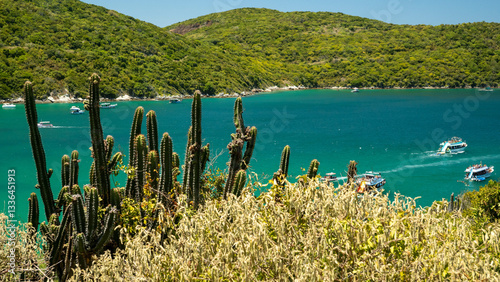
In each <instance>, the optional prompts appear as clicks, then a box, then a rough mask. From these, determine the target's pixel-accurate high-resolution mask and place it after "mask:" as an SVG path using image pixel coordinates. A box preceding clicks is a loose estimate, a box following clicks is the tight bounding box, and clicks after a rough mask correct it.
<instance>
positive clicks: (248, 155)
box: [241, 118, 257, 170]
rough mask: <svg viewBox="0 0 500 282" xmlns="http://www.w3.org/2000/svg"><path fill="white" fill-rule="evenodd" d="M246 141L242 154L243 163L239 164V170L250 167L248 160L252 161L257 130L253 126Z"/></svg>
mask: <svg viewBox="0 0 500 282" xmlns="http://www.w3.org/2000/svg"><path fill="white" fill-rule="evenodd" d="M242 119H243V118H242ZM246 140H247V141H246V148H245V153H244V154H243V161H242V163H241V168H242V169H245V170H246V169H248V167H249V166H250V160H251V159H252V154H253V150H254V148H255V142H256V141H257V128H256V127H255V126H252V128H250V131H249V132H248V136H247V138H246Z"/></svg>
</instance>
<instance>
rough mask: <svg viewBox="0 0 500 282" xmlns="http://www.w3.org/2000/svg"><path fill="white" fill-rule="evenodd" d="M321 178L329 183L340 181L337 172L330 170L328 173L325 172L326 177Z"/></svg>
mask: <svg viewBox="0 0 500 282" xmlns="http://www.w3.org/2000/svg"><path fill="white" fill-rule="evenodd" d="M320 180H321V181H324V182H327V183H330V182H334V181H338V179H337V176H336V175H335V172H328V173H327V174H325V177H323V178H321V179H320Z"/></svg>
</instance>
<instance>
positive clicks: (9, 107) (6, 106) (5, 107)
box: [2, 103, 16, 109]
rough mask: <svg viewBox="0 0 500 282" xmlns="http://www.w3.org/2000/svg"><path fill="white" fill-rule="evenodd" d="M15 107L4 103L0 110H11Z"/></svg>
mask: <svg viewBox="0 0 500 282" xmlns="http://www.w3.org/2000/svg"><path fill="white" fill-rule="evenodd" d="M15 107H16V105H14V104H12V103H5V104H3V105H2V108H4V109H13V108H15Z"/></svg>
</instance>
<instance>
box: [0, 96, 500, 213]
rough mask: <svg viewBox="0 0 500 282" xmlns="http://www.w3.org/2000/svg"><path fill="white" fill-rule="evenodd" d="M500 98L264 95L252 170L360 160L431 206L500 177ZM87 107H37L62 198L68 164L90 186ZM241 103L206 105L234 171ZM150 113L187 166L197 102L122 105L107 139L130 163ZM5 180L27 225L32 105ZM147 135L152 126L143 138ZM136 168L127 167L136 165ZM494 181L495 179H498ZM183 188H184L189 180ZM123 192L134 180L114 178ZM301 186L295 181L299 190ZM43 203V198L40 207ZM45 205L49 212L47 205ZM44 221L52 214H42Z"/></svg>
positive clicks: (212, 136) (222, 158)
mask: <svg viewBox="0 0 500 282" xmlns="http://www.w3.org/2000/svg"><path fill="white" fill-rule="evenodd" d="M499 94H500V91H498V90H495V91H493V92H479V91H477V90H474V89H453V90H362V91H360V92H359V93H350V92H349V91H336V90H301V91H291V92H278V93H273V94H262V95H255V96H251V97H245V98H243V106H244V109H245V112H244V113H243V116H244V119H245V125H250V126H252V125H255V126H256V127H257V128H258V130H259V133H258V140H257V145H256V149H255V152H254V157H253V160H252V162H251V170H252V171H253V172H255V173H256V174H257V175H258V176H259V179H260V180H261V181H266V180H267V179H269V177H270V176H271V175H272V174H273V172H275V171H276V170H277V168H278V166H279V160H280V155H281V151H282V149H283V147H284V146H285V145H290V146H291V157H290V172H289V173H290V174H291V175H292V176H293V177H296V176H297V175H300V174H304V173H305V172H304V171H303V169H307V167H308V165H309V163H310V161H311V160H312V159H318V160H319V162H320V166H319V174H321V175H324V174H325V173H327V172H335V173H337V175H339V176H345V174H346V170H347V164H348V163H349V161H350V160H356V161H357V162H358V163H359V164H358V171H359V172H360V173H362V172H364V171H368V170H373V171H379V172H381V173H382V174H383V176H384V177H385V178H386V179H387V184H386V185H385V190H386V191H387V192H388V193H391V195H392V194H393V193H395V192H396V193H401V194H403V195H406V196H410V197H421V198H420V199H419V200H418V201H417V203H418V204H419V205H421V206H428V205H430V204H431V203H432V202H433V201H435V200H440V199H442V198H448V197H449V196H450V194H451V193H452V192H453V193H455V195H457V194H459V193H461V192H463V191H465V190H467V189H478V188H479V186H481V185H484V184H486V182H483V183H470V185H469V186H466V185H465V184H464V183H462V182H459V180H462V179H463V176H464V173H463V171H464V169H465V168H466V167H467V166H469V165H471V164H474V163H479V162H483V163H485V164H488V165H494V166H496V167H498V168H499V169H500V130H499V128H498V126H499V125H500V111H499V109H500V95H499ZM72 105H77V106H82V105H81V104H40V105H37V109H38V116H39V119H40V120H48V121H50V122H51V123H52V124H54V125H55V128H44V129H40V132H41V134H42V140H43V145H44V148H45V151H46V156H47V166H48V167H49V168H53V169H54V174H53V176H52V177H51V185H52V189H53V191H54V195H55V196H57V193H58V192H59V189H60V183H61V180H60V167H61V163H60V160H61V157H62V155H63V154H68V155H69V154H70V153H71V151H72V150H74V149H77V150H78V151H79V152H80V158H81V163H80V178H79V180H80V184H81V186H83V184H86V183H88V171H89V168H90V164H91V158H90V152H89V147H90V146H91V143H90V137H89V124H88V123H89V121H88V113H85V114H83V115H71V114H70V112H69V108H70V107H71V106H72ZM233 105H234V98H227V99H203V116H202V117H203V138H204V143H210V148H211V156H215V155H217V154H219V153H220V155H219V157H218V158H217V160H216V162H215V165H216V166H217V167H220V168H223V169H225V167H226V165H225V163H226V162H227V161H228V159H229V155H228V152H227V149H226V146H227V144H228V143H229V141H230V134H231V133H232V132H234V126H233V123H232V116H233V112H232V111H233ZM137 106H143V107H144V109H145V111H146V112H147V111H149V110H154V111H156V114H157V117H158V126H159V132H160V133H163V132H168V133H169V134H170V135H171V136H172V139H173V142H174V151H176V152H178V153H179V155H180V156H181V158H183V157H184V150H185V144H186V133H187V130H188V128H189V125H190V107H191V100H184V101H183V102H182V103H180V104H169V103H168V102H166V101H144V102H137V101H134V102H118V106H117V107H116V108H115V109H106V110H101V119H102V124H103V129H104V134H105V135H112V136H113V137H114V138H115V150H120V151H122V152H123V153H124V154H126V155H128V142H129V134H130V127H131V122H132V118H133V113H134V110H135V108H136V107H137ZM0 129H1V130H2V132H4V134H2V135H3V136H2V138H0V155H1V156H2V162H1V164H0V173H2V174H3V175H4V177H3V178H2V179H4V181H5V182H4V183H5V184H3V185H1V187H2V189H0V193H1V195H2V196H1V197H0V199H3V201H2V206H1V207H0V212H6V211H7V206H8V203H7V196H8V193H7V174H8V170H9V169H15V171H16V176H15V179H16V217H17V219H19V220H23V221H25V220H26V218H27V207H28V201H27V199H28V197H29V194H30V193H31V192H33V191H36V192H37V193H38V194H39V191H38V190H36V189H35V187H34V186H35V184H36V183H37V180H36V171H35V165H34V162H33V158H32V153H31V147H30V143H29V136H28V134H29V130H28V126H27V124H26V118H25V112H24V106H23V105H17V107H16V109H2V110H0ZM145 130H146V127H145V123H143V132H145ZM452 136H459V137H462V138H463V139H464V140H465V141H466V142H467V143H468V144H469V147H468V148H467V149H466V151H465V153H463V154H457V155H446V156H436V155H435V154H434V153H435V151H436V150H437V149H438V146H439V143H440V142H441V141H443V140H445V139H447V138H449V137H452ZM127 162H128V161H127V159H126V160H125V163H127ZM498 175H499V174H498V173H497V172H494V174H493V176H492V179H498ZM179 179H180V178H179ZM114 181H115V182H117V185H119V186H123V185H124V182H125V177H124V176H123V175H122V176H119V177H116V178H114ZM292 181H293V180H292ZM39 200H40V201H41V198H40V197H39ZM40 205H42V204H41V203H40ZM41 214H43V211H41Z"/></svg>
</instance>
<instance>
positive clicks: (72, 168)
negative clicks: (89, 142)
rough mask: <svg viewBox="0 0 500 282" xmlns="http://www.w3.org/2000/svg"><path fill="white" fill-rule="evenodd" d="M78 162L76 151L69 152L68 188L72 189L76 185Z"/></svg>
mask: <svg viewBox="0 0 500 282" xmlns="http://www.w3.org/2000/svg"><path fill="white" fill-rule="evenodd" d="M79 162H80V160H79V159H78V151H77V150H73V152H71V162H70V164H69V183H68V186H69V187H73V186H74V185H78V168H79V166H78V163H79Z"/></svg>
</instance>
